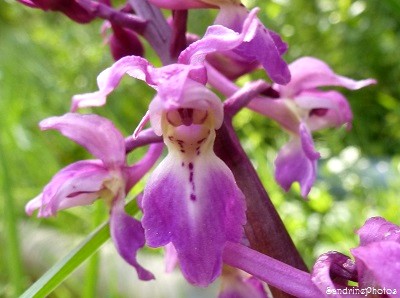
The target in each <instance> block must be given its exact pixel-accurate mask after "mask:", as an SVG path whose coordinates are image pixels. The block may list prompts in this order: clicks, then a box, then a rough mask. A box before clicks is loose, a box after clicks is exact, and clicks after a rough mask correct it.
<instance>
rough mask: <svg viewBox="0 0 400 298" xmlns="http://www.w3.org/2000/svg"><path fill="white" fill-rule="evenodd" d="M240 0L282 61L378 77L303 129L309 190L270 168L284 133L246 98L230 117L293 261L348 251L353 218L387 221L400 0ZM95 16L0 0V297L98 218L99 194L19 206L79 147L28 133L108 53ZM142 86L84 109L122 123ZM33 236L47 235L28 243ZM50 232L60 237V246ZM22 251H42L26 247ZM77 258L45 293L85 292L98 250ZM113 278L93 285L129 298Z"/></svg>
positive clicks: (399, 154)
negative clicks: (313, 153) (84, 262)
mask: <svg viewBox="0 0 400 298" xmlns="http://www.w3.org/2000/svg"><path fill="white" fill-rule="evenodd" d="M265 2H267V3H265ZM246 4H247V6H248V7H253V6H256V5H258V6H261V11H260V13H259V15H260V18H261V19H262V20H263V22H264V24H265V25H266V26H267V27H269V28H270V29H273V30H274V31H276V32H278V33H280V34H281V36H282V37H283V39H284V40H285V41H286V42H288V44H289V51H288V53H287V54H286V56H285V58H286V60H287V61H288V62H291V61H293V60H294V59H296V58H298V57H301V56H305V55H308V56H314V57H317V58H320V59H323V60H325V61H326V62H327V63H328V64H329V65H330V66H331V67H332V68H333V69H334V70H335V72H337V73H339V74H342V75H345V76H348V77H352V78H354V79H364V78H376V79H377V80H378V82H379V84H378V85H377V86H372V87H367V88H364V89H363V90H359V91H353V92H347V91H346V90H343V93H344V94H346V96H347V97H348V100H349V102H350V104H351V107H352V109H353V113H354V123H353V129H352V130H351V131H350V132H347V131H345V130H344V129H337V130H328V131H323V132H320V133H318V134H316V135H315V140H316V145H317V149H318V150H319V151H320V152H321V154H322V159H321V161H320V163H319V165H320V169H319V176H318V181H317V183H316V185H315V187H314V189H313V190H312V192H311V194H310V197H309V201H304V200H302V199H301V198H300V196H299V190H298V187H292V190H291V191H289V192H288V193H284V192H282V191H281V189H280V188H279V187H278V186H277V185H276V183H275V182H274V180H273V161H274V159H275V156H276V153H277V150H279V148H280V147H281V146H282V145H283V144H285V143H286V142H287V140H288V135H287V134H285V133H282V131H281V130H280V128H279V127H278V126H277V125H276V124H275V123H273V122H272V121H269V120H268V119H265V118H263V117H261V116H259V115H256V114H254V113H252V112H250V111H247V110H244V111H242V112H241V113H240V114H239V115H238V116H237V117H236V119H235V125H236V127H237V131H238V134H239V135H240V137H241V140H242V144H243V146H244V148H245V150H246V151H247V152H248V154H249V156H250V157H251V160H252V162H253V163H254V166H255V167H256V169H257V171H258V173H259V175H260V177H261V179H262V181H263V183H264V185H265V187H266V189H267V190H268V192H269V194H270V196H271V198H272V200H273V202H274V203H275V205H276V206H277V208H278V210H279V213H280V215H281V216H282V218H283V220H284V222H285V225H286V226H287V228H288V230H289V232H290V234H291V235H292V237H293V239H294V241H295V243H296V245H297V247H298V248H299V250H300V251H301V253H302V255H303V256H304V258H305V260H306V262H307V264H308V265H310V266H311V265H312V264H313V261H314V260H315V258H316V257H317V256H318V255H319V254H321V253H323V252H326V251H328V250H337V251H341V252H343V253H345V254H349V249H350V248H352V247H355V246H357V243H358V239H357V237H356V235H355V234H354V231H355V230H356V229H357V228H359V227H360V226H361V225H362V224H363V223H364V221H365V220H366V218H368V217H370V216H377V215H380V216H383V217H385V218H386V219H388V220H390V221H392V222H394V223H396V224H400V218H399V207H400V200H399V198H398V196H399V193H400V149H399V148H400V105H399V99H400V88H399V80H400V63H399V58H400V54H399V50H398V49H399V48H400V4H399V2H398V1H397V0H387V1H378V0H364V1H361V0H360V1H350V0H322V1H309V0H296V1H290V0H274V1H260V0H259V1H256V0H253V1H247V2H246ZM214 15H215V12H208V11H193V12H191V13H190V26H189V28H190V30H191V31H193V32H195V33H197V34H199V35H202V34H203V32H204V29H205V28H206V26H207V25H209V24H210V23H211V22H212V18H213V16H214ZM101 24H102V22H101V21H100V20H99V21H95V22H93V23H91V24H89V25H78V24H76V23H73V22H72V21H70V20H69V19H67V18H66V17H65V16H64V15H61V14H59V13H45V12H42V11H40V10H35V9H30V8H28V7H24V6H23V5H20V4H18V3H16V2H14V1H12V0H9V1H4V0H1V1H0V113H1V116H0V202H1V203H0V212H1V218H2V221H1V226H0V244H1V247H2V249H1V250H0V296H1V297H15V296H16V295H17V294H18V293H20V292H21V291H23V290H24V289H26V288H27V287H28V286H29V285H30V284H31V283H32V282H33V281H34V280H35V279H37V278H38V277H39V276H40V275H41V274H43V272H44V270H46V269H47V268H49V267H51V265H52V264H53V263H54V262H55V261H56V260H57V258H61V257H62V256H63V255H64V254H65V252H66V251H68V249H71V248H73V247H74V246H75V244H76V241H77V239H78V240H79V239H81V238H82V237H84V236H85V235H87V234H88V233H89V232H90V231H92V230H93V229H94V228H95V227H96V226H97V225H98V224H99V223H100V222H101V221H102V220H104V219H105V218H106V217H107V211H106V210H105V208H104V206H103V204H102V202H98V203H96V204H95V206H89V207H84V208H76V209H72V210H67V211H63V212H60V213H59V215H58V217H57V218H55V219H54V218H52V219H37V218H35V217H32V218H28V217H27V216H26V215H25V213H24V205H25V204H26V203H27V202H28V200H29V199H31V198H33V197H34V196H36V195H37V194H38V193H40V192H41V189H42V187H43V186H44V185H45V184H46V183H47V182H48V181H49V180H50V179H51V177H52V176H53V175H54V174H55V173H56V172H57V171H58V170H59V169H60V168H61V167H63V166H65V165H67V164H69V163H71V162H73V161H76V160H79V159H83V158H88V157H89V155H88V154H87V153H86V152H85V151H84V149H82V148H81V147H79V146H78V145H76V144H74V143H73V142H71V141H69V140H66V139H65V138H63V137H61V136H60V135H59V134H57V133H56V132H40V131H39V129H38V125H37V124H38V122H39V121H40V120H42V119H44V118H46V117H49V116H53V115H61V114H63V113H65V112H66V111H68V110H69V106H70V98H71V96H72V95H74V94H77V93H85V92H90V91H94V90H96V81H95V80H96V76H97V74H98V73H99V72H100V71H101V70H103V69H104V68H106V67H108V66H109V65H110V64H111V63H112V62H113V61H112V58H111V56H110V54H109V51H108V47H107V45H105V44H104V42H103V39H102V37H101V35H100V26H101ZM154 63H156V64H158V62H157V61H154ZM246 79H248V78H246ZM152 95H153V92H152V91H151V90H150V89H149V88H148V87H147V86H146V85H145V84H143V83H141V82H138V81H135V80H130V79H124V80H123V82H122V85H121V87H120V88H118V90H116V91H115V92H114V93H113V94H112V95H111V96H110V98H109V100H108V104H107V106H106V107H102V108H97V109H93V112H96V113H98V114H101V115H103V116H106V117H108V118H110V119H112V120H113V121H114V122H115V123H116V125H117V126H118V127H119V128H120V129H121V130H122V131H123V132H124V133H125V134H129V133H131V132H132V131H133V129H134V128H135V127H136V124H137V123H138V121H139V120H140V119H141V117H142V115H143V113H144V112H145V111H146V107H147V105H148V103H149V102H150V100H151V98H152ZM88 111H90V110H88ZM42 233H44V234H43V235H47V234H46V233H54V235H55V237H56V238H55V239H54V240H48V238H46V237H45V236H43V235H42ZM42 236H43V237H44V238H43V239H47V240H44V241H40V240H39V241H35V239H36V240H37V239H40V237H42ZM71 239H72V240H71ZM56 242H57V243H56ZM59 242H65V243H62V244H61V246H63V249H59V248H58V246H59V245H60V243H59ZM32 252H35V253H36V254H37V255H39V256H40V254H41V252H43V253H42V255H47V254H48V255H49V258H46V257H45V256H44V257H43V259H40V258H39V259H37V258H36V256H37V255H35V254H32ZM51 255H54V256H53V259H52V258H51V257H50V256H51ZM35 258H36V259H35ZM54 258H55V259H54ZM38 264H39V265H38ZM90 264H92V265H89V266H87V268H86V269H85V270H86V271H85V272H86V273H84V274H83V275H82V276H83V277H82V278H83V281H85V278H86V282H82V279H81V280H80V282H79V281H78V282H76V281H75V282H73V281H67V282H66V283H64V284H63V285H62V286H60V287H59V288H58V289H57V290H56V291H55V292H54V293H53V294H52V295H53V297H76V296H82V297H95V296H97V295H99V292H98V291H99V289H98V288H99V285H98V283H97V286H96V276H97V275H96V274H95V272H96V271H97V268H99V267H98V264H99V257H94V258H93V259H92V260H91V263H90ZM96 264H97V265H96ZM117 278H118V276H117V275H110V276H109V277H108V278H107V279H106V281H104V283H109V284H113V285H114V286H111V288H113V291H111V292H109V293H107V295H106V296H105V297H135V295H133V294H132V293H130V294H128V295H125V294H124V293H123V291H122V290H121V289H120V288H119V287H118V286H115V284H116V281H115V279H117ZM132 278H133V279H135V278H136V277H135V275H134V276H132ZM96 291H97V292H96ZM164 294H165V293H164ZM199 295H201V292H200V294H199Z"/></svg>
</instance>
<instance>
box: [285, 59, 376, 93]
mask: <svg viewBox="0 0 400 298" xmlns="http://www.w3.org/2000/svg"><path fill="white" fill-rule="evenodd" d="M289 70H290V73H291V74H292V79H291V81H290V83H289V84H287V85H286V86H281V88H280V91H281V96H282V97H288V98H292V97H293V96H295V95H297V94H298V93H299V92H300V91H303V90H307V89H315V88H318V87H323V86H341V87H345V88H347V89H351V90H355V89H360V88H363V87H365V86H368V85H371V84H375V83H376V81H375V80H373V79H367V80H361V81H355V80H352V79H350V78H346V77H343V76H339V75H337V74H335V73H334V72H333V71H332V69H331V68H330V67H329V66H328V65H327V64H326V63H325V62H323V61H321V60H318V59H316V58H313V57H302V58H300V59H297V60H296V61H294V62H292V63H291V64H290V65H289Z"/></svg>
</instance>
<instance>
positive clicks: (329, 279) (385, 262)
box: [312, 217, 400, 297]
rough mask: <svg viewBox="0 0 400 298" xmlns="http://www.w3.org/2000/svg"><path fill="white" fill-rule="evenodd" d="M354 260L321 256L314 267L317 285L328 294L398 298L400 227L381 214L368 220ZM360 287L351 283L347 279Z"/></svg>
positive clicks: (338, 254)
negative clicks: (350, 284) (349, 284)
mask: <svg viewBox="0 0 400 298" xmlns="http://www.w3.org/2000/svg"><path fill="white" fill-rule="evenodd" d="M357 234H358V235H359V237H360V246H359V247H357V248H353V249H351V253H352V254H353V256H354V257H355V261H353V260H352V259H350V258H349V257H347V256H345V255H343V254H341V253H338V252H329V253H326V254H323V255H322V256H320V257H319V258H318V260H317V262H316V263H315V265H314V268H313V270H312V280H313V282H314V284H315V285H316V286H317V287H318V288H319V289H320V290H321V291H322V292H323V293H324V294H326V297H332V296H333V297H347V296H348V295H349V294H355V295H353V297H366V296H367V295H379V297H381V296H384V297H398V296H399V292H398V291H399V290H400V280H399V278H398V277H399V276H400V227H399V226H397V225H395V224H393V223H391V222H388V221H386V220H385V219H384V218H382V217H373V218H370V219H368V220H367V221H366V222H365V224H364V226H363V227H361V229H359V230H358V232H357ZM349 280H351V281H353V282H358V287H350V286H348V281H349Z"/></svg>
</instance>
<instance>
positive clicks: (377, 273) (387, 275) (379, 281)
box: [351, 241, 400, 297]
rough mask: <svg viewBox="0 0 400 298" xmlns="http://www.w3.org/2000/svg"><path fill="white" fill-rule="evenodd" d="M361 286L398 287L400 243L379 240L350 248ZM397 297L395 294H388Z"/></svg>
mask: <svg viewBox="0 0 400 298" xmlns="http://www.w3.org/2000/svg"><path fill="white" fill-rule="evenodd" d="M351 253H352V254H353V255H354V257H355V258H356V264H357V268H358V274H359V275H360V276H361V280H360V283H361V285H362V286H367V285H368V286H376V285H379V286H380V287H381V288H386V289H400V279H399V276H400V243H398V242H395V241H379V242H374V243H370V244H368V245H366V246H360V247H358V248H354V249H352V250H351ZM389 296H390V297H398V293H397V295H389Z"/></svg>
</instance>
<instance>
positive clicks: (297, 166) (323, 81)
mask: <svg viewBox="0 0 400 298" xmlns="http://www.w3.org/2000/svg"><path fill="white" fill-rule="evenodd" d="M289 70H290V72H291V74H292V80H291V81H290V83H289V84H287V85H285V86H283V85H278V84H274V86H273V88H274V89H275V90H277V91H278V92H279V97H278V98H269V99H266V98H260V97H259V98H256V99H254V100H252V101H251V102H250V103H249V105H248V107H249V108H250V109H252V110H254V111H256V112H259V113H261V114H264V115H265V116H267V117H270V118H272V119H274V120H275V121H277V122H278V123H279V124H280V125H281V126H282V127H283V128H285V129H287V130H288V131H290V132H291V133H292V134H293V136H292V140H291V141H290V142H289V143H288V144H287V145H285V147H283V148H282V149H281V151H280V152H279V155H278V157H277V159H276V161H275V165H276V172H275V177H276V180H277V181H278V183H279V184H280V185H281V186H282V187H283V188H284V189H285V190H288V189H289V188H290V186H291V184H292V183H293V182H295V181H298V182H299V183H300V187H301V194H302V196H303V197H306V196H307V195H308V193H309V191H310V189H311V187H312V185H313V184H314V181H315V177H316V168H317V159H318V158H319V155H318V153H317V152H316V151H315V149H314V143H313V141H312V136H311V133H312V132H313V131H316V130H320V129H325V128H331V127H340V126H342V125H346V126H347V128H350V127H351V121H352V118H353V115H352V112H351V109H350V105H349V103H348V102H347V100H346V98H345V97H344V96H343V95H342V94H340V93H339V92H337V91H322V90H319V89H318V87H326V86H341V87H345V88H348V89H352V90H354V89H359V88H362V87H365V86H367V85H370V84H374V83H375V82H376V81H375V80H373V79H367V80H361V81H355V80H352V79H349V78H346V77H343V76H339V75H337V74H335V73H334V72H333V71H332V70H331V69H330V68H329V67H328V66H327V65H326V64H325V63H324V62H322V61H320V60H318V59H315V58H311V57H304V58H300V59H298V60H296V61H294V62H293V63H291V64H290V65H289Z"/></svg>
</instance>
